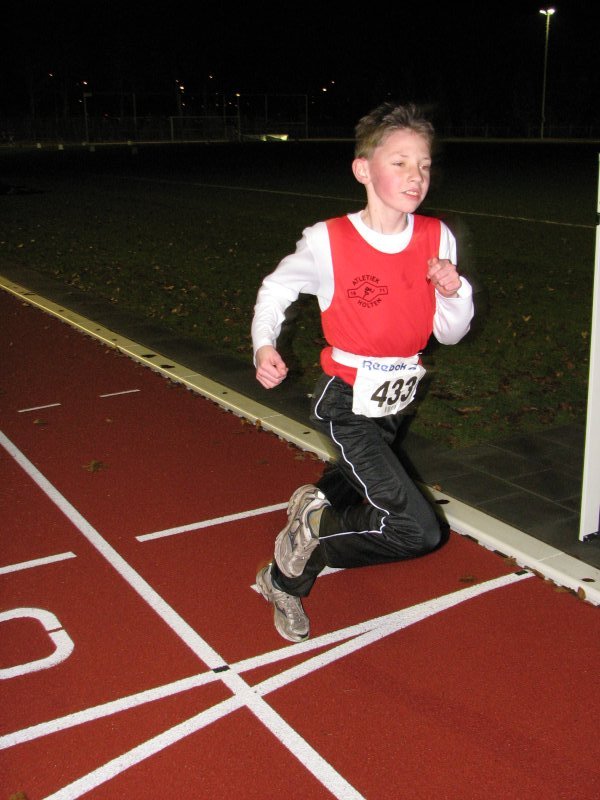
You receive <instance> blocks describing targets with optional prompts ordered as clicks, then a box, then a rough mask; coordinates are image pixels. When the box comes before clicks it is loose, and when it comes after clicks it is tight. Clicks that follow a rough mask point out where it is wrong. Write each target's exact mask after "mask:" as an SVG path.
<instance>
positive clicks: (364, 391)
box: [352, 358, 426, 417]
mask: <svg viewBox="0 0 600 800" xmlns="http://www.w3.org/2000/svg"><path fill="white" fill-rule="evenodd" d="M425 372H426V370H425V368H424V367H422V366H421V365H420V364H413V363H412V362H411V361H405V360H404V359H402V358H364V359H362V360H361V362H360V364H359V366H358V367H357V370H356V380H355V382H354V391H353V399H352V411H353V412H354V413H355V414H363V415H364V416H366V417H386V416H388V414H396V413H397V412H398V411H402V410H403V409H404V408H406V406H408V405H409V403H412V401H413V400H414V397H415V394H416V391H417V386H418V383H419V381H420V380H421V378H422V377H423V375H425Z"/></svg>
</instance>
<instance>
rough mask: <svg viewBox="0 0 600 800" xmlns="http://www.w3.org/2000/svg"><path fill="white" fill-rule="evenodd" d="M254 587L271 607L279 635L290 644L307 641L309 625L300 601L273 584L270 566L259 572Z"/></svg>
mask: <svg viewBox="0 0 600 800" xmlns="http://www.w3.org/2000/svg"><path fill="white" fill-rule="evenodd" d="M256 585H257V586H258V590H259V592H260V593H261V594H262V596H263V597H264V598H265V600H266V601H267V602H269V603H272V605H273V621H274V623H275V628H276V630H277V632H278V633H279V635H280V636H283V638H284V639H288V641H290V642H302V641H304V639H308V634H309V633H310V623H309V621H308V617H307V616H306V614H305V613H304V609H303V608H302V601H301V600H300V598H299V597H294V595H291V594H287V592H284V591H282V590H281V589H278V588H277V587H276V586H275V585H274V584H273V581H272V579H271V565H270V564H267V566H266V567H263V568H262V569H261V570H260V571H259V573H258V575H257V576H256Z"/></svg>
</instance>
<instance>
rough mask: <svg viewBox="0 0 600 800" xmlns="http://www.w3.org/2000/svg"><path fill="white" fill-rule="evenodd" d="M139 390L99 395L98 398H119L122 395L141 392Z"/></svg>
mask: <svg viewBox="0 0 600 800" xmlns="http://www.w3.org/2000/svg"><path fill="white" fill-rule="evenodd" d="M141 391H142V390H141V389H125V390H124V391H122V392H109V393H108V394H99V395H98V397H102V398H104V397H119V396H120V395H122V394H135V393H136V392H141Z"/></svg>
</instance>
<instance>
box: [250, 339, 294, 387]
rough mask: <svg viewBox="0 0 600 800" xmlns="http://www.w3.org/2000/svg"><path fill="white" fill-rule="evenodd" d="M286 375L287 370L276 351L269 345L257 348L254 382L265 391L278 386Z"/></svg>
mask: <svg viewBox="0 0 600 800" xmlns="http://www.w3.org/2000/svg"><path fill="white" fill-rule="evenodd" d="M287 374H288V368H287V367H286V365H285V362H284V360H283V359H282V358H281V356H280V355H279V353H278V352H277V350H275V348H274V347H271V345H270V344H268V345H264V347H259V348H258V350H257V351H256V380H257V381H258V382H259V383H260V384H262V385H263V386H264V387H265V389H273V388H274V387H275V386H279V384H280V383H281V381H282V380H283V379H284V378H285V376H286V375H287Z"/></svg>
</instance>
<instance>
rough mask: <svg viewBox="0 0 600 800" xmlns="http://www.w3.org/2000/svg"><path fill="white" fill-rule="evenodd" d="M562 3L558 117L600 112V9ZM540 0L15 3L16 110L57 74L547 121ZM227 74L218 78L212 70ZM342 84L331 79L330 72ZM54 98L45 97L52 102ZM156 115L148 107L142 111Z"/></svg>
mask: <svg viewBox="0 0 600 800" xmlns="http://www.w3.org/2000/svg"><path fill="white" fill-rule="evenodd" d="M594 5H596V4H595V3H593V2H589V1H588V2H580V1H579V0H575V2H573V1H572V0H571V1H569V0H558V1H557V2H556V3H555V4H554V7H555V8H556V9H557V12H556V14H555V15H554V16H553V17H552V21H551V26H550V47H549V61H548V92H547V106H548V115H549V118H550V117H552V119H553V120H556V121H557V122H561V123H562V124H568V123H569V122H579V123H583V124H591V123H594V122H595V123H596V124H598V122H599V121H600V112H599V111H598V100H600V91H599V85H600V80H599V73H598V64H597V62H598V38H599V37H598V32H599V27H600V26H599V21H600V15H599V12H598V11H596V10H595V9H593V8H592V6H594ZM540 7H541V4H540V3H536V2H530V0H520V2H510V1H509V0H506V2H503V3H487V2H481V3H477V2H467V3H459V2H454V3H435V2H427V3H425V2H422V3H415V2H410V3H409V2H393V3H392V2H387V3H377V4H370V3H368V2H365V0H363V2H361V3H359V5H358V6H354V7H353V9H352V10H351V9H350V7H349V6H348V5H346V4H343V3H336V2H330V3H327V2H321V3H312V2H304V3H302V2H294V3H289V2H285V3H283V2H280V3H270V2H266V3H256V2H255V3H253V4H248V5H247V6H243V7H242V9H241V10H237V11H236V10H233V9H232V8H231V7H230V6H229V5H228V4H227V3H223V2H221V3H202V2H197V3H195V4H193V5H186V4H182V3H179V4H175V3H171V4H167V3H163V4H161V5H160V7H158V8H150V7H148V6H146V5H144V4H142V3H126V2H121V3H113V2H95V3H90V4H84V3H79V4H75V3H60V2H55V3H52V4H50V3H44V4H43V3H39V2H35V3H34V2H28V0H22V1H21V2H16V3H13V5H12V9H10V10H9V9H7V10H4V9H3V17H4V21H5V25H4V28H5V37H3V38H4V39H5V42H6V45H5V47H4V48H3V49H4V53H3V55H2V58H3V60H4V61H5V64H4V65H3V68H2V79H1V80H2V85H1V87H0V88H1V90H2V95H3V99H2V107H3V109H4V111H5V112H6V113H8V114H11V113H12V114H15V115H20V114H24V113H27V110H28V108H29V97H30V95H31V87H32V86H33V87H34V90H35V92H36V94H37V95H38V96H39V97H41V98H42V97H43V94H44V91H48V88H47V78H46V76H47V73H48V71H49V70H53V71H54V74H55V76H56V80H60V81H63V82H65V81H66V82H67V83H68V84H69V85H74V84H75V83H76V82H77V81H78V80H81V79H83V78H85V79H86V80H88V81H89V82H90V83H89V86H90V91H93V92H96V93H100V92H109V91H117V90H120V91H123V92H132V91H135V92H136V93H139V94H140V97H141V96H142V95H143V93H144V92H146V93H150V92H156V93H161V92H164V93H165V94H166V93H168V92H171V91H172V90H173V84H174V81H175V78H177V79H179V80H181V81H183V82H184V83H185V85H186V91H189V92H190V93H198V94H201V93H202V91H203V89H204V88H205V87H206V86H207V85H208V86H209V87H210V88H211V89H214V90H218V91H220V92H227V93H229V92H231V93H233V92H235V91H241V92H244V91H245V92H272V93H275V92H281V93H286V92H288V93H294V92H299V93H307V94H309V95H310V94H313V93H315V94H317V93H318V92H319V91H320V89H321V87H322V86H323V85H329V87H330V92H329V95H328V97H329V99H330V102H331V103H332V107H334V106H335V107H336V108H337V109H338V111H339V110H340V109H346V113H348V114H350V115H352V117H354V116H355V115H356V113H364V112H365V111H367V110H369V108H371V106H372V105H375V104H377V103H378V102H380V101H381V100H383V99H386V97H391V98H393V99H395V100H398V101H401V102H404V101H407V100H415V101H416V102H419V103H430V104H433V105H434V106H435V107H437V108H438V109H439V112H440V113H441V114H442V115H443V116H445V117H446V118H448V119H450V120H453V121H455V122H459V121H461V120H472V121H474V122H478V123H481V122H483V123H485V122H490V123H492V124H493V123H495V122H500V121H503V120H511V119H516V118H525V117H526V116H527V115H529V116H531V117H532V118H533V119H535V118H536V116H537V115H538V113H539V111H538V108H539V102H540V97H541V85H542V72H543V55H544V38H545V18H544V17H543V16H542V15H541V14H540V13H539V8H540ZM209 74H212V75H214V76H215V77H214V78H213V79H212V80H211V81H209V80H208V77H207V76H208V75H209ZM332 80H333V81H335V85H331V84H330V83H329V82H330V81H332ZM40 102H41V101H40ZM141 113H143V111H142V112H141Z"/></svg>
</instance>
